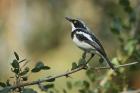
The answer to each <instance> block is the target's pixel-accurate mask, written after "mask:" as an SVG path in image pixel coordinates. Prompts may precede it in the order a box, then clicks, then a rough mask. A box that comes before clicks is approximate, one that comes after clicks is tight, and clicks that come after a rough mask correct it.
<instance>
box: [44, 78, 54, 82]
mask: <svg viewBox="0 0 140 93" xmlns="http://www.w3.org/2000/svg"><path fill="white" fill-rule="evenodd" d="M46 81H47V82H54V81H55V78H51V79H49V80H46Z"/></svg>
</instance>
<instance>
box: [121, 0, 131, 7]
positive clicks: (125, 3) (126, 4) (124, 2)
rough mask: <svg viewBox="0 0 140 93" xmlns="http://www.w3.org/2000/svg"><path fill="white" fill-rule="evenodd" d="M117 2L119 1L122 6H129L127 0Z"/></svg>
mask: <svg viewBox="0 0 140 93" xmlns="http://www.w3.org/2000/svg"><path fill="white" fill-rule="evenodd" d="M119 3H120V4H121V5H123V6H124V7H126V6H129V5H130V2H129V0H119Z"/></svg>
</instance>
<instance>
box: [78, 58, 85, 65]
mask: <svg viewBox="0 0 140 93" xmlns="http://www.w3.org/2000/svg"><path fill="white" fill-rule="evenodd" d="M85 64H86V60H85V59H83V58H82V59H80V60H79V62H78V66H81V65H85Z"/></svg>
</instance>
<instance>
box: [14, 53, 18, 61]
mask: <svg viewBox="0 0 140 93" xmlns="http://www.w3.org/2000/svg"><path fill="white" fill-rule="evenodd" d="M14 55H15V57H16V59H17V60H19V56H18V54H17V53H16V52H14Z"/></svg>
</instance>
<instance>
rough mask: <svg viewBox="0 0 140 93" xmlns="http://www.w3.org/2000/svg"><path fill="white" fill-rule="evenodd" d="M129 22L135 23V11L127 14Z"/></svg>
mask: <svg viewBox="0 0 140 93" xmlns="http://www.w3.org/2000/svg"><path fill="white" fill-rule="evenodd" d="M129 21H130V22H131V23H133V22H135V21H136V12H135V11H132V12H131V13H129Z"/></svg>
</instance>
